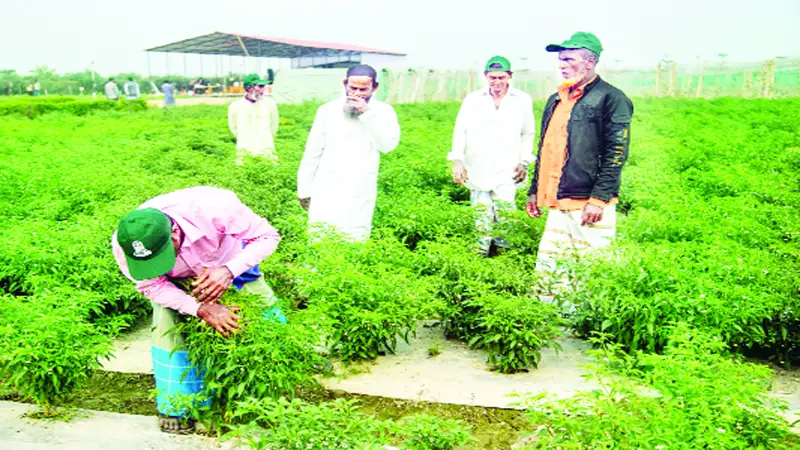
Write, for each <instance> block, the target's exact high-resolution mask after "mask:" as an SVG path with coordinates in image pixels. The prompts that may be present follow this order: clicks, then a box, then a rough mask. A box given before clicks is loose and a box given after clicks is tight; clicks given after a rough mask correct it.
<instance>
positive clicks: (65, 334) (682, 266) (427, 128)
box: [0, 98, 800, 449]
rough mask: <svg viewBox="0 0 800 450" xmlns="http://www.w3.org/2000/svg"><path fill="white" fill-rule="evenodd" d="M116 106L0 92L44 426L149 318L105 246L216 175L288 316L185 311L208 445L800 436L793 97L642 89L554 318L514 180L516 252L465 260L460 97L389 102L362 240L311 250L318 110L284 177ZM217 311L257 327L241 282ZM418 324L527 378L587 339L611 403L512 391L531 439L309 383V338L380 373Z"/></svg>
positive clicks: (799, 260) (17, 274)
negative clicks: (223, 437) (264, 248)
mask: <svg viewBox="0 0 800 450" xmlns="http://www.w3.org/2000/svg"><path fill="white" fill-rule="evenodd" d="M109 105H110V104H109V103H107V102H103V101H98V102H94V101H89V100H81V101H76V100H74V99H70V98H63V99H58V98H57V99H49V98H41V99H38V98H37V99H24V100H23V99H7V100H3V101H0V116H1V117H2V120H1V121H0V135H2V136H3V139H2V140H0V248H2V251H0V296H2V299H1V300H2V303H3V308H2V310H1V311H2V312H0V398H2V397H3V396H6V397H8V398H11V397H13V398H20V399H26V400H30V401H33V402H36V403H37V404H40V405H42V407H43V414H44V415H53V414H57V410H58V407H59V406H60V405H61V404H62V402H63V400H64V399H65V398H67V397H69V395H70V394H71V393H72V392H75V390H77V389H80V388H82V387H83V386H84V385H86V383H87V382H88V381H89V380H90V379H91V378H92V377H93V376H95V371H96V370H97V369H98V368H99V363H98V362H97V361H98V357H104V356H108V355H109V354H110V352H111V351H112V348H113V347H112V345H111V339H112V338H113V337H115V336H118V335H120V334H122V333H125V332H126V330H127V329H128V328H129V327H130V326H131V325H132V324H133V323H134V322H135V321H137V320H140V319H143V318H146V317H148V314H149V312H150V305H149V302H148V301H146V300H145V299H144V298H143V297H142V296H140V295H139V294H138V293H137V292H136V291H135V289H134V286H133V284H132V283H131V282H130V281H129V280H127V279H126V278H125V277H124V276H123V275H122V274H121V273H120V272H119V270H118V268H117V266H116V264H115V262H114V259H113V256H112V254H111V248H110V239H111V235H112V233H113V231H114V229H115V227H116V224H117V223H118V221H119V219H120V218H121V217H122V216H123V215H125V214H126V213H127V212H129V211H130V210H132V209H133V208H135V207H137V206H138V205H139V204H141V203H142V202H143V201H145V200H147V199H149V198H151V197H153V196H156V195H159V194H162V193H165V192H169V191H172V190H176V189H180V188H184V187H189V186H197V185H213V186H219V187H224V188H227V189H231V190H233V191H235V192H236V193H237V194H238V195H239V196H240V198H241V199H242V200H243V201H244V203H245V204H247V205H248V206H250V207H251V208H252V209H253V210H254V211H256V212H257V213H259V214H261V215H263V216H264V217H266V218H267V219H268V220H269V221H270V223H271V224H272V225H273V226H275V227H276V228H277V229H278V231H279V232H280V234H281V237H282V240H281V243H280V245H279V247H278V251H277V252H276V253H275V254H274V255H272V256H271V257H269V258H268V259H267V260H265V261H264V262H263V263H261V264H260V267H261V271H262V272H263V273H264V274H265V277H266V279H267V282H268V283H269V284H270V285H271V286H272V287H273V288H274V289H275V292H276V294H277V295H278V297H279V298H280V299H281V301H282V302H283V303H284V305H283V306H284V309H285V311H286V314H287V316H288V318H289V323H288V324H285V325H282V326H276V325H273V326H269V325H267V324H263V323H259V322H258V321H257V320H252V321H251V323H250V324H248V326H245V328H244V329H243V330H242V331H241V332H239V333H238V334H237V335H236V336H235V337H233V338H232V339H230V340H226V339H224V338H222V337H220V336H218V335H216V334H215V332H213V330H211V329H210V328H209V327H208V326H206V325H205V324H204V323H201V322H198V321H196V320H186V321H185V322H184V323H181V324H180V325H179V327H180V328H181V330H182V331H183V332H184V333H185V334H186V336H187V340H186V342H187V346H188V347H189V351H190V355H191V358H192V359H193V360H194V361H196V362H198V363H201V364H202V365H204V366H205V367H207V368H211V369H212V370H208V372H207V375H206V376H207V378H206V383H207V385H209V386H212V387H213V389H211V390H210V392H208V393H206V395H208V396H209V397H210V398H211V400H212V402H211V404H210V406H198V405H199V403H198V402H196V401H194V400H197V399H184V400H185V401H186V402H185V404H186V405H187V406H191V407H193V408H195V409H197V411H196V413H197V414H198V416H199V417H201V422H203V423H204V424H205V425H206V426H207V427H208V428H209V429H210V430H212V431H211V432H212V433H217V434H232V435H236V436H242V437H244V438H246V439H247V440H248V442H249V443H250V445H251V446H253V448H281V449H283V448H287V449H288V448H309V449H317V448H320V449H322V448H354V449H355V448H358V449H361V448H376V449H377V448H381V447H380V446H382V445H388V444H390V445H396V446H398V447H400V448H407V449H453V448H458V449H473V448H487V449H488V448H508V447H509V446H510V444H511V443H514V442H515V441H517V440H518V439H523V441H524V442H525V445H527V447H525V448H539V449H550V448H563V449H589V448H591V449H610V448H621V449H636V448H642V449H656V448H659V449H678V448H680V449H692V448H709V449H710V448H717V449H757V448H760V449H770V448H800V444H798V443H797V441H796V438H795V437H794V435H793V434H792V433H791V432H790V431H789V424H788V423H787V422H785V421H784V419H782V418H781V417H780V416H779V415H778V414H777V413H778V412H779V411H780V410H781V409H782V408H783V405H781V404H779V403H777V402H774V401H772V400H769V399H768V396H767V392H768V390H769V387H770V384H771V382H772V376H773V375H772V373H773V371H772V368H771V367H774V366H780V367H783V368H788V369H791V368H792V367H793V366H794V365H796V364H797V363H798V361H800V348H799V347H798V346H800V225H798V224H800V100H798V99H781V100H766V99H732V98H722V99H716V100H703V99H670V98H635V99H634V105H635V108H636V112H635V115H634V122H633V125H632V129H631V133H632V143H631V150H630V159H629V161H628V163H627V165H626V166H625V169H624V171H623V186H622V191H621V195H620V205H619V206H618V211H619V212H620V213H621V214H620V215H619V224H618V236H617V241H616V243H615V244H614V246H613V249H612V253H610V254H603V257H602V258H591V259H587V260H581V261H577V262H575V263H573V264H571V265H569V266H567V269H568V271H569V274H570V276H571V277H572V278H573V280H575V281H576V285H578V286H580V289H575V290H573V291H570V292H567V293H566V294H565V295H564V298H565V300H568V301H570V302H571V303H572V304H573V305H574V306H575V312H574V314H572V315H570V316H568V317H565V316H563V315H562V314H561V313H560V311H559V310H558V309H557V307H556V306H555V305H552V304H543V303H541V302H540V301H539V300H538V299H537V298H536V297H535V296H533V295H532V292H533V289H534V288H535V287H536V286H537V285H538V284H540V283H542V282H543V281H542V280H540V279H538V278H537V275H536V274H535V273H534V271H533V268H534V263H535V259H536V249H537V247H538V242H539V237H540V236H541V233H542V231H543V228H544V223H545V218H544V217H542V218H539V219H536V220H534V219H530V218H529V217H528V216H527V215H525V214H524V213H523V212H522V209H523V206H524V201H525V195H524V194H525V193H524V192H523V191H522V190H520V191H519V192H518V197H517V205H518V207H519V208H520V209H519V210H518V211H515V212H513V213H511V214H509V216H508V217H507V221H506V222H505V223H503V225H502V226H501V227H499V229H498V232H499V233H500V234H501V235H502V237H503V238H505V239H506V240H508V241H509V242H510V243H511V246H510V247H509V248H508V249H505V250H502V251H500V252H499V253H498V254H497V255H495V256H493V257H492V258H483V257H481V256H479V255H478V253H477V252H475V251H474V248H475V241H476V239H477V236H476V231H475V215H474V212H473V210H472V208H471V207H470V206H469V192H468V191H467V190H466V189H465V188H463V187H460V186H456V185H454V184H453V183H452V181H451V177H450V169H449V163H448V162H447V161H446V159H445V155H446V153H447V152H448V151H449V149H450V143H451V133H452V128H453V123H454V120H455V116H456V114H457V112H458V108H459V105H458V104H457V103H426V104H413V105H411V104H409V105H396V106H395V108H396V110H397V112H398V117H399V119H400V125H401V130H402V134H401V141H400V142H401V143H400V146H399V147H398V148H397V150H395V151H394V152H392V153H390V154H388V155H384V156H383V157H382V160H381V169H380V176H379V188H378V189H379V193H378V201H377V206H376V211H375V219H374V230H373V235H372V238H371V239H370V241H369V242H368V243H365V244H350V243H346V242H343V241H340V240H338V239H336V237H335V236H332V237H330V238H327V239H323V240H321V241H319V242H314V243H311V242H309V239H308V237H307V226H306V213H305V211H304V210H303V209H302V208H301V207H300V205H299V203H298V201H297V195H296V174H297V167H298V165H299V161H300V158H301V157H302V153H303V149H304V146H305V139H306V136H307V134H308V132H309V129H310V128H311V124H312V121H313V119H314V113H315V110H316V107H317V106H318V104H302V105H290V106H284V105H281V107H280V114H281V122H280V129H279V131H278V135H277V139H276V148H277V153H278V155H279V159H280V162H279V164H278V165H275V164H272V163H270V162H268V161H264V160H260V159H249V160H247V161H246V162H245V164H244V166H242V167H237V166H236V165H235V164H234V140H233V137H232V136H231V135H230V133H229V131H228V129H227V122H226V110H225V107H224V106H192V107H181V108H173V109H155V108H147V107H146V105H145V104H144V103H143V102H141V101H132V102H124V103H119V104H115V106H114V107H110V106H109ZM542 106H543V102H536V103H535V114H536V118H537V120H538V118H540V117H541V108H542ZM537 135H538V131H537ZM223 301H224V302H227V303H229V304H236V305H240V306H242V311H243V314H244V317H245V318H248V317H254V318H255V317H260V316H261V313H262V311H260V310H259V308H258V306H257V305H256V304H254V303H253V302H252V301H251V299H250V298H248V297H247V296H246V295H244V294H239V293H237V292H230V293H228V294H226V297H224V298H223ZM428 319H436V320H439V321H441V324H442V325H443V326H442V328H443V331H444V333H445V335H446V336H447V337H448V338H449V339H455V340H460V341H463V342H465V343H467V344H468V345H469V346H470V347H471V348H473V349H474V350H476V351H483V352H485V353H486V355H487V358H488V362H489V364H490V366H491V367H492V369H493V370H495V371H497V372H501V373H514V372H518V371H521V370H536V368H537V365H538V364H539V363H540V361H541V351H542V349H544V348H551V347H556V348H557V346H558V344H557V342H556V340H555V339H556V337H558V336H559V335H560V334H562V333H573V334H575V335H577V336H579V337H581V338H585V339H587V340H590V341H591V342H593V343H595V344H596V350H595V351H594V352H595V353H596V355H597V357H598V358H597V360H598V363H597V365H596V367H594V368H593V369H592V374H593V376H595V377H598V378H599V379H600V380H603V383H602V385H603V389H601V390H599V391H596V392H587V393H582V394H579V395H577V396H575V397H574V398H571V399H561V400H558V399H551V398H547V397H540V398H524V399H522V400H521V401H522V402H523V403H524V404H526V405H528V406H529V409H528V413H527V414H526V417H525V420H524V421H523V422H522V425H519V424H517V425H515V428H514V431H513V432H511V431H509V435H508V436H504V437H497V436H493V437H492V438H491V439H489V438H486V437H485V436H484V435H480V434H479V433H476V432H475V431H476V430H475V429H473V424H472V423H471V422H470V421H469V420H466V419H465V420H462V419H461V418H459V417H453V416H442V415H436V414H433V413H431V414H427V413H426V414H409V415H406V416H403V417H401V418H386V417H382V416H380V414H378V413H377V412H376V411H373V410H371V409H369V408H364V407H362V405H360V404H359V403H358V402H356V401H353V400H349V399H338V400H333V401H321V400H319V396H316V395H314V394H313V392H315V391H318V390H319V389H320V388H319V386H318V385H317V383H316V381H315V377H314V376H315V373H316V371H317V369H316V368H317V367H319V365H320V362H321V361H320V359H321V358H323V356H321V355H319V354H318V353H317V352H316V351H315V347H316V346H317V344H318V343H319V342H324V344H325V347H326V348H328V349H330V354H329V355H328V356H329V357H332V358H336V359H338V360H342V361H346V362H347V361H360V360H367V361H369V360H374V359H376V358H380V356H381V355H383V354H385V353H386V352H391V351H392V350H394V347H395V345H396V343H397V341H398V340H399V339H403V338H404V337H405V336H408V334H409V333H411V332H412V331H413V330H415V329H416V326H417V324H418V322H419V321H420V320H428ZM235 369H240V370H235ZM642 390H647V391H656V392H658V393H659V395H655V396H654V395H649V394H643V393H642ZM193 401H194V402H193ZM153 410H155V403H154V402H153ZM323 441H325V444H322V442H323ZM337 446H338V447H337Z"/></svg>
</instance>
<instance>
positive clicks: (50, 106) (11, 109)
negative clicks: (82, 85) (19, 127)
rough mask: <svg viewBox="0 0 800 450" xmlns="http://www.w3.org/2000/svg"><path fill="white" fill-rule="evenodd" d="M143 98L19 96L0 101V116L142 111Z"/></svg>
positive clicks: (82, 114)
mask: <svg viewBox="0 0 800 450" xmlns="http://www.w3.org/2000/svg"><path fill="white" fill-rule="evenodd" d="M145 109H147V102H146V101H144V100H141V99H139V100H120V101H114V102H112V101H108V100H84V99H79V98H77V97H43V98H26V97H19V98H14V99H9V100H5V101H3V102H0V117H2V116H8V115H12V114H21V115H23V116H25V117H28V118H30V119H33V118H36V117H39V116H41V115H42V114H46V113H53V112H61V113H65V114H70V115H75V116H85V115H87V114H89V113H92V112H95V111H109V110H114V111H144V110H145Z"/></svg>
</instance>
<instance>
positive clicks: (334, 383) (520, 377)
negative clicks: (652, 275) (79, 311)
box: [103, 323, 596, 408]
mask: <svg viewBox="0 0 800 450" xmlns="http://www.w3.org/2000/svg"><path fill="white" fill-rule="evenodd" d="M428 324H429V323H428ZM425 325H426V324H420V326H419V328H418V330H417V337H416V338H412V339H411V341H410V344H406V343H405V342H403V341H402V340H401V341H400V342H399V344H398V348H397V351H396V354H395V355H387V356H383V357H380V358H378V360H377V361H374V362H370V363H361V364H355V365H352V366H349V367H346V366H344V365H343V364H336V368H337V373H340V374H343V375H340V376H339V377H338V378H320V382H321V384H322V385H323V386H325V387H326V388H328V389H336V390H341V391H345V392H349V393H352V394H365V395H376V396H382V397H390V398H398V399H405V400H424V401H431V402H438V403H451V404H459V405H470V406H484V407H496V408H506V407H509V404H510V403H512V402H514V401H516V400H515V399H513V398H510V397H508V395H510V394H514V393H539V392H549V393H551V394H554V395H557V396H560V397H566V396H571V395H573V394H575V393H576V392H577V391H578V390H587V389H592V388H595V387H596V385H595V384H593V383H589V382H587V381H586V380H585V379H584V378H583V377H582V374H583V368H582V367H580V365H581V364H586V363H589V362H591V360H590V359H589V358H588V357H587V356H586V354H585V353H584V352H585V350H586V349H587V348H588V347H589V345H588V344H587V343H586V342H584V341H581V340H578V339H574V338H569V337H564V338H561V339H560V340H559V343H560V344H561V346H562V347H563V352H562V353H561V354H559V355H558V356H556V354H555V352H554V351H552V350H544V351H543V352H542V362H541V364H540V366H539V368H538V369H530V371H528V372H527V373H518V374H512V375H504V374H501V373H497V372H493V371H491V367H490V366H489V364H488V363H487V356H486V355H485V354H484V353H482V352H476V351H474V350H470V349H469V348H468V347H467V346H466V345H465V344H463V343H461V342H453V341H449V340H446V339H444V337H443V335H442V330H441V329H440V328H439V327H438V326H437V327H427V326H425ZM114 347H115V352H114V353H115V356H116V357H115V358H114V359H111V360H109V361H103V368H104V369H105V370H109V371H115V372H128V373H145V374H151V373H153V370H152V363H151V360H150V333H149V329H148V327H147V326H146V325H143V326H142V327H141V328H139V329H137V330H135V331H134V332H133V333H131V334H129V335H127V336H125V337H123V338H121V339H119V340H117V341H115V342H114ZM432 347H437V348H438V349H439V350H440V352H441V353H440V354H439V355H438V356H435V357H430V356H429V355H428V350H429V349H430V348H432Z"/></svg>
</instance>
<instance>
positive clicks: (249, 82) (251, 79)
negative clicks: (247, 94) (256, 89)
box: [243, 73, 267, 89]
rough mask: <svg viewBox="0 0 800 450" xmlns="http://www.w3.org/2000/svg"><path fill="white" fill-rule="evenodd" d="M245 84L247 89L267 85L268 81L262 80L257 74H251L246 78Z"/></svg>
mask: <svg viewBox="0 0 800 450" xmlns="http://www.w3.org/2000/svg"><path fill="white" fill-rule="evenodd" d="M243 84H244V88H245V89H247V88H249V87H250V86H255V85H266V84H267V80H262V79H261V77H260V76H258V74H257V73H251V74H248V75H246V76H245V77H244V83H243Z"/></svg>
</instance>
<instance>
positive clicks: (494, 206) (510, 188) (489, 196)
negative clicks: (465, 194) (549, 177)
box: [470, 184, 517, 253]
mask: <svg viewBox="0 0 800 450" xmlns="http://www.w3.org/2000/svg"><path fill="white" fill-rule="evenodd" d="M516 193H517V187H516V186H515V185H513V184H508V185H503V186H498V187H497V188H495V189H494V190H491V191H479V190H474V189H473V190H470V202H472V206H473V207H475V208H477V209H478V220H476V221H475V226H476V227H477V228H478V230H479V231H480V232H481V233H482V235H483V237H482V238H481V241H480V245H481V249H480V250H481V251H482V252H484V253H488V252H489V247H490V246H491V243H492V236H491V233H492V224H493V223H495V222H497V221H498V220H501V219H500V217H499V216H498V214H497V213H498V211H500V210H503V209H516V208H517V206H516V204H515V203H514V197H515V196H516Z"/></svg>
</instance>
